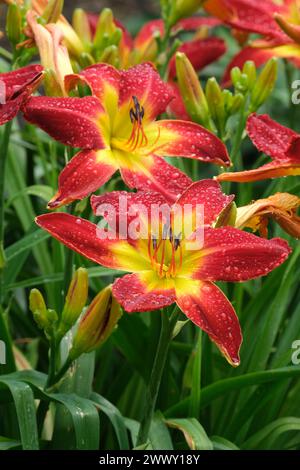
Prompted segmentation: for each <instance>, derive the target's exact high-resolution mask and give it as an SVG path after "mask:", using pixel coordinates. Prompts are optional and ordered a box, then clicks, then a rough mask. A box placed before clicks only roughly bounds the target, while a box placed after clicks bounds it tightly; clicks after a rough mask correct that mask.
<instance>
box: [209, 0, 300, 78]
mask: <svg viewBox="0 0 300 470" xmlns="http://www.w3.org/2000/svg"><path fill="white" fill-rule="evenodd" d="M204 6H205V8H206V10H207V11H208V12H209V13H211V14H213V15H215V16H216V17H218V18H219V19H220V20H222V21H223V22H224V23H226V24H228V25H229V26H231V27H232V28H236V30H238V31H246V32H248V33H258V34H260V35H262V36H263V37H264V39H258V40H255V41H252V42H251V43H250V44H249V45H248V46H246V47H245V48H244V49H242V50H241V51H240V52H239V53H238V54H237V55H236V56H235V57H234V58H233V59H232V61H231V63H230V64H229V66H228V67H227V70H226V72H225V75H224V78H223V82H224V84H226V85H227V84H228V83H230V70H231V69H232V68H233V67H235V66H237V67H239V68H242V67H243V65H244V63H245V62H246V61H247V60H252V61H254V62H255V65H256V66H257V67H259V66H261V65H263V64H264V63H265V62H267V61H268V60H269V59H270V58H271V57H281V58H286V59H289V60H290V61H291V62H293V63H295V65H296V66H297V67H299V66H300V44H299V43H300V24H299V12H298V8H299V7H298V4H297V2H296V1H295V0H285V1H283V2H281V4H279V3H277V2H275V1H273V0H266V1H264V2H258V1H257V0H207V2H206V3H205V5H204Z"/></svg>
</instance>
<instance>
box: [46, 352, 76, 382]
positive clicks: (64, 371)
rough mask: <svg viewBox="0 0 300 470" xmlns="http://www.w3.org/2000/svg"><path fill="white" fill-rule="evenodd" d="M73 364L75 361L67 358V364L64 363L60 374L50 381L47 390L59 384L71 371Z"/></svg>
mask: <svg viewBox="0 0 300 470" xmlns="http://www.w3.org/2000/svg"><path fill="white" fill-rule="evenodd" d="M72 363H73V360H71V359H70V358H67V360H66V362H65V363H64V365H63V366H62V368H61V369H60V370H59V371H58V373H57V374H56V375H54V376H53V377H52V378H51V380H49V379H48V381H47V385H46V389H49V388H52V387H53V386H54V385H55V384H57V382H59V381H60V380H61V379H62V378H63V376H64V375H65V373H66V372H67V371H68V370H69V368H70V367H71V365H72Z"/></svg>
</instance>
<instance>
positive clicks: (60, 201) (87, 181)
mask: <svg viewBox="0 0 300 470" xmlns="http://www.w3.org/2000/svg"><path fill="white" fill-rule="evenodd" d="M117 169H118V166H116V164H115V162H114V160H113V158H109V156H108V152H107V151H106V150H99V151H95V150H82V151H81V152H79V153H77V154H76V155H75V156H74V157H73V158H72V159H71V160H70V162H69V163H68V164H67V165H66V166H65V168H64V169H63V170H62V172H61V173H60V175H59V179H58V192H57V194H56V195H55V196H54V197H53V199H51V201H50V202H49V204H48V208H49V209H57V208H58V207H61V206H63V205H65V204H69V203H70V202H72V201H75V200H77V199H83V198H84V197H87V196H88V195H89V194H91V193H92V192H94V191H96V190H97V189H99V188H100V187H101V186H102V185H103V184H105V183H106V182H107V181H108V180H109V179H110V178H111V176H112V175H113V174H114V173H115V171H116V170H117Z"/></svg>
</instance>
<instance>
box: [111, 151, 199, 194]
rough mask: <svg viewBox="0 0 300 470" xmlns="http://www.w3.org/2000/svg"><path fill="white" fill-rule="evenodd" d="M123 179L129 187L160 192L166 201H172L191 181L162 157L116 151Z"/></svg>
mask: <svg viewBox="0 0 300 470" xmlns="http://www.w3.org/2000/svg"><path fill="white" fill-rule="evenodd" d="M114 153H115V154H116V153H117V155H118V160H119V165H120V171H121V175H122V178H123V180H124V181H125V183H126V185H127V186H128V187H129V188H133V189H139V190H141V191H145V190H146V191H147V190H150V191H155V192H159V193H161V194H162V195H163V196H164V197H165V198H166V200H167V201H168V202H174V201H175V200H176V199H177V198H178V196H179V195H180V194H181V193H182V192H183V191H184V190H185V189H186V188H187V187H188V186H190V184H191V183H192V180H191V179H190V178H189V177H188V176H187V175H186V174H185V173H183V172H182V171H180V170H178V168H175V167H174V166H172V165H170V164H169V163H167V162H166V161H165V160H164V159H163V158H160V157H157V156H155V155H148V156H147V157H144V158H140V157H136V156H135V155H131V154H127V153H125V152H116V151H114Z"/></svg>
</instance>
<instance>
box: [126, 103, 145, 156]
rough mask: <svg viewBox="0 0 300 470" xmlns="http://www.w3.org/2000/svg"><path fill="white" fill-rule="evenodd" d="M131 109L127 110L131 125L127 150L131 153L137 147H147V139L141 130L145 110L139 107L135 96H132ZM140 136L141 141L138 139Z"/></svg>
mask: <svg viewBox="0 0 300 470" xmlns="http://www.w3.org/2000/svg"><path fill="white" fill-rule="evenodd" d="M132 101H133V108H131V109H130V110H129V117H130V121H131V123H132V124H133V127H132V132H131V135H130V137H129V139H128V141H127V145H128V147H129V148H128V150H129V151H131V152H133V151H134V150H136V148H137V147H142V146H147V145H148V138H147V136H146V134H145V131H144V129H143V123H142V121H143V118H144V116H145V109H144V107H143V106H141V105H140V103H139V100H138V99H137V97H136V96H132ZM140 135H141V139H140Z"/></svg>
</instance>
